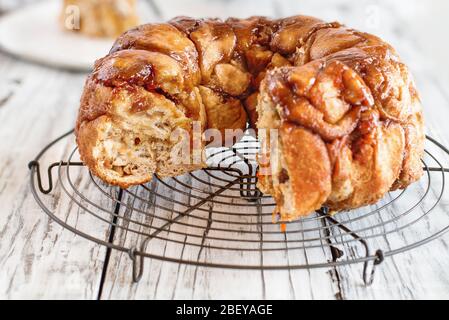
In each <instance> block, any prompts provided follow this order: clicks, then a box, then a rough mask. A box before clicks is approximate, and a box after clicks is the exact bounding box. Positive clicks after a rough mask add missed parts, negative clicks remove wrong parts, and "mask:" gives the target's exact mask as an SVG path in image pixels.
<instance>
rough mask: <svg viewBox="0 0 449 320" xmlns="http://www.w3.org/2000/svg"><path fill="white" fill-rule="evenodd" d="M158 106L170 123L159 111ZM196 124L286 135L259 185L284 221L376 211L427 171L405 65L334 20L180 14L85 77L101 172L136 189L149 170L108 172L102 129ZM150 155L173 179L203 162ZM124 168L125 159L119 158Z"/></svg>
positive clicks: (85, 108)
mask: <svg viewBox="0 0 449 320" xmlns="http://www.w3.org/2000/svg"><path fill="white" fill-rule="evenodd" d="M123 108H124V109H125V110H126V112H123V110H122V109H123ZM156 109H157V110H158V112H161V113H163V114H164V116H160V117H161V119H162V118H164V119H165V120H164V121H162V123H161V122H160V121H159V123H156V122H157V119H156V120H155V118H154V117H153V116H151V115H150V114H151V113H152V112H153V111H154V110H156ZM167 117H168V118H167ZM99 119H101V120H99ZM167 119H171V120H173V121H171V120H170V121H169V122H170V123H169V124H167V123H166V122H167V121H168V120H167ZM159 120H160V119H159ZM193 121H199V122H200V124H201V131H203V130H204V129H207V128H214V129H218V130H219V131H221V132H223V131H224V130H226V129H234V130H239V129H240V130H243V129H244V128H245V126H246V123H247V122H248V121H249V123H250V125H251V127H253V128H256V126H257V128H258V129H259V130H260V129H279V134H280V145H279V146H277V147H276V148H278V150H277V151H278V152H279V155H277V156H276V157H275V158H273V155H270V153H269V152H267V153H266V154H262V155H261V156H260V159H261V162H260V166H261V168H262V167H263V166H267V167H268V168H271V169H270V170H269V173H268V174H267V175H260V173H259V186H260V188H261V189H262V191H265V192H267V193H270V194H272V195H273V196H274V198H275V200H276V201H277V203H278V211H279V213H280V214H281V219H283V220H291V219H294V218H295V217H298V216H302V215H305V214H307V213H308V212H311V211H313V210H316V209H317V208H319V207H320V206H321V205H327V206H329V207H330V208H331V209H333V210H343V209H349V208H356V207H359V206H363V205H366V204H370V203H373V202H375V201H377V200H379V199H380V198H381V197H382V196H383V195H384V194H385V193H386V192H387V191H389V190H390V189H392V190H393V189H396V188H405V187H406V186H408V185H409V184H410V183H412V182H414V181H416V180H417V179H419V178H420V177H421V175H422V167H421V162H420V159H421V157H422V155H423V152H424V151H423V150H424V147H423V145H424V133H423V131H424V130H423V119H422V108H421V104H420V101H419V96H418V94H417V91H416V89H415V86H414V83H413V80H412V77H411V75H410V73H409V72H408V69H407V67H406V66H405V65H404V64H403V63H402V62H401V61H400V59H399V57H398V55H397V53H396V52H395V51H394V49H393V48H392V47H391V46H390V45H388V44H386V43H385V42H383V41H382V40H381V39H379V38H378V37H375V36H373V35H369V34H366V33H362V32H358V31H356V30H352V29H349V28H346V27H345V26H342V25H340V24H339V23H335V22H334V23H326V22H323V21H321V20H319V19H315V18H312V17H307V16H295V17H290V18H285V19H279V20H270V19H267V18H264V17H251V18H248V19H234V18H230V19H228V20H226V21H224V22H223V21H221V20H218V19H193V18H188V17H178V18H175V19H173V20H171V21H169V22H168V23H166V24H149V25H144V26H140V27H138V28H136V29H133V30H130V31H128V32H127V33H125V34H123V35H122V36H121V37H120V38H119V39H118V40H117V41H116V43H115V44H114V47H113V48H112V50H111V53H110V54H109V55H108V56H106V57H105V58H103V59H101V60H99V61H98V62H97V63H96V65H95V70H94V72H93V73H92V75H91V76H90V77H89V78H88V80H87V82H86V86H85V90H84V94H83V97H82V101H81V107H80V113H79V117H78V123H77V139H78V140H77V141H78V145H79V147H80V153H81V156H82V158H83V161H85V163H86V164H87V165H88V166H89V168H90V169H91V170H92V171H93V172H94V173H95V174H96V175H98V176H100V177H101V178H102V179H103V180H105V181H106V182H109V183H112V184H117V185H120V186H122V187H127V186H129V185H132V184H135V183H142V182H145V181H148V175H145V174H144V173H142V172H141V171H139V170H137V169H136V170H137V171H135V172H138V173H139V174H140V175H139V176H138V177H137V173H136V176H133V174H130V175H123V176H122V177H114V176H113V175H112V176H111V175H108V174H105V173H104V172H108V171H107V170H103V169H104V168H102V167H101V165H100V166H99V162H100V161H99V160H98V156H96V155H94V152H93V151H92V150H93V149H95V148H100V149H101V150H103V149H104V148H105V147H104V146H103V145H102V143H103V142H104V141H103V140H101V139H100V138H99V136H100V133H101V132H100V131H101V130H100V128H101V126H102V125H106V124H107V126H108V127H110V128H112V129H111V130H112V131H111V130H110V132H109V133H110V134H111V132H116V131H117V130H118V131H117V132H124V133H123V135H125V136H126V135H128V136H129V137H130V138H129V139H131V138H132V137H134V136H135V135H138V134H139V132H140V131H142V130H143V129H136V126H137V127H139V126H140V125H142V127H139V128H144V127H145V125H144V123H147V125H148V126H151V125H154V126H156V127H157V126H161V125H162V126H165V127H164V128H165V129H167V130H172V129H175V128H183V129H185V130H186V131H188V132H192V130H193V127H192V126H193ZM100 123H102V124H100ZM136 123H137V125H136ZM131 124H133V125H132V126H131ZM150 124H151V125H150ZM156 129H157V128H156ZM165 129H164V130H165ZM114 130H116V131H114ZM164 130H162V131H160V132H159V131H157V130H156V131H155V132H150V133H148V136H147V138H146V139H147V140H148V141H147V142H148V143H147V145H148V146H153V145H154V144H155V143H156V144H157V145H158V148H164V146H166V145H167V146H168V145H169V143H172V142H170V141H171V140H169V139H168V138H167V136H165V135H164V134H162V133H164V132H165V131H164ZM143 131H144V130H143ZM99 132H100V133H99ZM161 132H162V133H161ZM125 133H126V134H125ZM114 134H118V135H121V134H120V133H113V135H114ZM161 134H162V136H161ZM104 139H106V140H108V139H110V138H108V137H106V138H104ZM139 139H140V138H139ZM125 140H126V139H125ZM127 141H128V140H127ZM125 142H126V141H125ZM125 142H123V141H121V142H120V143H121V147H120V148H122V149H123V144H124V143H125ZM128 142H129V141H128ZM128 142H126V143H128ZM224 142H225V143H228V144H229V143H232V141H224ZM120 143H119V144H120ZM158 143H159V144H158ZM173 143H174V142H173ZM191 144H192V145H194V144H195V141H193V140H192V141H191ZM128 147H129V143H128ZM128 147H127V148H128ZM102 148H103V149H102ZM114 148H118V147H116V146H115V147H114ZM120 148H119V149H120ZM129 148H131V147H129ZM133 148H134V149H133V150H134V151H133V152H134V155H142V154H146V152H143V151H142V150H143V149H142V148H139V147H138V146H133ZM149 148H150V149H149V150H146V151H149V152H147V153H151V154H152V155H151V156H150V155H145V157H148V158H145V159H147V160H148V159H150V160H151V161H149V160H148V161H147V162H144V164H143V165H142V166H143V167H145V168H146V170H150V171H152V172H155V173H158V174H161V175H165V176H169V175H175V174H179V173H182V172H186V171H188V170H193V169H195V168H199V167H201V165H195V166H189V165H183V166H178V167H176V165H175V164H173V163H171V162H170V161H169V160H167V158H165V157H162V158H163V159H162V158H161V157H160V154H162V153H157V152H156V155H155V153H154V152H153V151H154V150H153V149H151V148H155V147H149ZM202 148H203V145H202V144H201V143H200V144H199V145H197V147H196V149H195V148H194V151H195V150H196V151H201V150H202ZM100 149H99V150H100ZM125 149H126V148H125ZM114 150H115V149H114ZM117 150H118V149H117ZM120 150H121V149H120ZM117 152H118V153H120V152H121V151H120V152H119V151H117ZM142 152H143V153H142ZM192 153H193V151H192ZM137 158H138V157H137ZM156 158H157V159H156ZM139 159H140V158H139ZM262 160H263V161H265V160H267V162H266V163H263V162H262ZM122 162H124V161H123V155H121V156H119V157H118V160H117V161H116V162H115V163H116V165H119V164H121V163H122ZM125 162H126V161H125ZM139 163H140V162H139ZM140 164H141V163H140ZM113 167H114V166H113ZM130 168H131V169H130ZM132 168H133V167H130V166H129V164H128V166H127V167H126V166H125V169H126V170H125V171H130V170H131V171H132ZM122 171H123V169H122V168H121V167H120V166H119V172H122ZM152 172H151V173H152ZM112 174H113V173H112ZM133 178H135V180H132V179H133ZM132 181H133V182H132Z"/></svg>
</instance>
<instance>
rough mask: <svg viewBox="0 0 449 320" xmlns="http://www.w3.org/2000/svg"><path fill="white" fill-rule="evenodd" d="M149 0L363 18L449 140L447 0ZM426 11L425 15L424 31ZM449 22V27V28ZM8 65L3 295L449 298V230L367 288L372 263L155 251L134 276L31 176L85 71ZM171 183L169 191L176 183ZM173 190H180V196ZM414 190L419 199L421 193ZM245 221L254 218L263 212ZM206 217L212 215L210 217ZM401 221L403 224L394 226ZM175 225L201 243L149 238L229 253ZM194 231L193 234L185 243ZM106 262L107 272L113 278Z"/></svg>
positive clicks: (402, 240)
mask: <svg viewBox="0 0 449 320" xmlns="http://www.w3.org/2000/svg"><path fill="white" fill-rule="evenodd" d="M28 2H29V1H28ZM142 2H145V4H144V5H146V8H147V10H148V17H149V19H151V20H152V21H154V20H160V21H162V20H166V19H168V18H171V17H173V16H176V15H191V16H198V17H200V16H219V17H227V16H238V17H245V16H250V15H268V16H274V17H276V16H288V15H292V14H294V13H302V14H308V15H314V16H318V17H320V18H322V19H325V20H330V21H332V20H338V21H342V22H344V23H346V24H347V25H349V26H351V27H354V28H358V29H361V30H364V31H367V32H371V33H374V34H377V35H379V36H381V37H382V38H384V39H385V40H387V41H388V42H390V43H391V44H392V45H393V46H394V47H395V48H396V49H397V50H398V52H399V53H400V54H401V56H402V58H403V59H404V61H405V62H406V63H407V64H408V65H409V66H410V68H411V70H412V72H413V74H414V76H415V78H416V82H417V87H418V88H419V90H420V92H421V97H422V100H423V104H424V107H425V117H426V124H427V130H428V133H429V134H430V135H431V136H433V137H435V138H436V139H438V140H439V141H441V142H443V143H444V144H445V145H449V126H447V124H446V123H445V120H444V119H449V91H448V89H447V88H449V81H448V78H447V74H449V72H445V71H444V70H446V71H447V70H449V63H448V62H447V61H446V58H445V57H446V55H445V54H444V52H446V53H448V51H449V49H448V48H447V47H443V44H442V43H441V42H438V41H439V39H441V38H440V37H441V36H443V35H442V34H441V32H442V30H447V24H449V21H448V20H449V19H447V17H444V16H442V18H440V19H432V18H431V17H433V16H434V15H435V13H434V12H431V11H429V10H430V9H429V8H431V7H433V8H436V9H434V10H436V11H435V12H438V13H441V14H444V8H446V7H445V6H447V2H445V1H440V0H434V1H433V5H425V4H424V2H422V1H418V0H415V1H409V0H407V1H405V0H400V1H388V0H382V1H376V2H373V1H368V0H362V1H349V0H338V1H312V0H301V1H280V0H263V1H256V0H252V1H245V2H244V3H242V2H240V1H225V0H214V1H207V4H206V1H199V0H198V1H194V0H189V1H181V0H179V1H162V0H152V1H147V0H145V1H142ZM16 3H17V2H16V1H14V3H13V1H6V2H3V1H2V4H4V7H1V8H0V11H1V10H7V9H10V8H11V7H12V6H13V5H14V6H15V5H16ZM426 3H427V2H426ZM433 20H435V21H433ZM436 20H438V21H437V22H436ZM415 21H420V23H419V28H420V30H418V29H417V27H416V25H415ZM441 24H443V26H445V28H441ZM439 27H440V28H439ZM435 43H437V44H438V52H433V51H434V49H432V48H433V45H434V44H435ZM446 46H447V43H446ZM435 50H436V49H435ZM444 50H446V51H444ZM442 57H444V58H442ZM0 74H1V75H2V76H1V78H0V123H2V126H0V141H2V143H1V144H0V161H1V163H2V164H3V165H2V166H1V167H0V203H1V207H0V270H2V272H1V273H0V298H7V299H9V298H26V299H31V298H41V299H43V298H45V299H48V298H56V299H64V298H74V299H96V298H97V297H98V295H99V291H100V288H102V292H101V297H100V298H102V299H180V298H184V299H202V298H204V299H209V298H215V299H250V298H261V299H263V298H287V299H417V298H420V299H430V298H436V299H443V298H449V250H448V247H449V236H445V237H442V238H440V239H438V240H435V241H434V242H432V243H430V244H428V245H426V246H423V247H420V248H417V249H415V250H413V251H410V252H406V253H402V254H399V255H397V256H394V257H389V258H387V259H386V260H385V261H384V263H383V264H382V265H381V266H380V267H379V268H378V270H377V272H376V277H375V281H374V284H373V285H372V286H371V287H365V286H364V285H363V283H362V280H361V271H362V266H361V265H352V266H345V267H337V268H330V269H314V270H293V271H264V272H261V271H236V270H222V269H208V268H202V267H195V266H186V265H177V264H173V263H168V262H161V261H158V260H154V259H152V260H147V261H146V262H145V271H144V275H143V278H142V280H141V282H140V283H138V284H133V283H132V282H131V280H132V278H131V263H130V259H129V257H128V255H127V254H126V253H121V252H118V251H112V252H111V256H110V260H109V263H108V265H107V266H105V265H104V260H105V256H106V250H105V248H104V247H101V246H99V245H95V244H93V243H91V242H89V241H87V240H85V239H83V238H80V237H78V236H75V235H74V234H72V233H71V232H69V231H67V230H63V229H62V228H61V227H60V226H59V225H58V224H56V223H54V222H51V221H50V220H49V219H48V218H47V216H46V215H45V214H44V213H43V212H42V211H41V209H40V208H39V207H38V205H37V204H36V202H35V201H34V199H33V197H32V195H31V193H30V189H29V186H28V184H29V181H28V179H29V173H28V170H27V163H28V162H29V161H30V160H31V159H32V158H33V157H34V156H35V155H36V153H37V152H38V151H39V150H40V149H41V148H42V147H43V146H44V145H45V144H46V143H47V142H49V141H50V140H51V139H53V138H55V137H57V136H58V135H60V134H61V133H63V132H65V131H67V130H68V129H70V128H71V127H73V123H74V120H75V117H76V110H77V106H78V100H79V95H80V92H81V90H82V85H83V81H84V78H85V75H84V74H74V73H67V72H64V71H59V70H53V69H50V68H45V67H40V66H36V65H33V64H29V63H26V62H24V61H20V60H16V59H14V58H12V57H9V56H8V55H6V54H3V53H0ZM73 146H74V145H73V140H71V139H68V140H66V141H63V142H61V144H59V145H57V146H56V147H55V148H54V149H52V152H51V154H49V155H48V158H46V159H44V160H43V161H47V162H49V161H51V160H53V159H60V158H64V157H67V155H68V153H70V152H71V151H72V148H73ZM79 177H80V178H79V179H76V181H77V185H78V186H79V187H80V188H83V190H85V191H86V192H89V190H92V189H91V188H93V186H92V185H90V183H89V182H88V181H87V180H83V178H82V174H81V175H80V176H79ZM154 187H156V186H154ZM158 188H162V186H158ZM166 191H167V193H168V194H169V190H166ZM139 192H141V196H142V197H147V196H148V193H145V192H144V191H142V190H141V191H139ZM173 196H174V199H175V200H176V199H178V198H176V197H179V195H173ZM61 199H65V198H64V197H61ZM91 199H92V200H98V201H103V202H104V203H102V205H103V206H105V207H107V206H108V205H109V203H107V202H105V200H104V197H100V196H99V195H97V193H95V192H91ZM128 200H129V201H131V200H130V199H128ZM182 200H186V199H182ZM407 200H408V201H410V203H411V202H413V201H414V199H407ZM49 201H50V202H49V203H53V205H54V207H53V208H54V210H55V211H56V212H57V213H58V215H59V216H61V217H66V218H67V219H68V221H70V222H71V223H72V224H74V225H77V227H79V228H82V229H84V230H86V231H87V232H89V233H92V234H95V235H97V236H98V237H99V238H107V236H108V234H107V230H106V231H105V229H104V228H101V227H100V226H99V225H95V224H94V223H92V221H94V220H89V219H86V217H85V216H83V215H82V213H80V212H78V210H77V208H76V205H74V204H73V203H71V202H70V201H66V200H63V201H58V198H57V196H56V197H55V198H54V199H53V200H49ZM51 201H53V202H51ZM125 201H126V195H125ZM134 201H135V200H134ZM160 201H162V200H160ZM160 204H161V205H163V206H164V207H166V208H167V210H164V212H162V213H160V214H162V215H166V217H167V218H169V217H171V216H172V215H173V214H175V213H173V212H172V210H170V208H171V209H173V210H179V209H180V208H179V205H176V204H175V203H173V202H170V201H165V202H161V203H160ZM448 204H449V201H448V196H446V197H445V198H444V199H443V201H442V202H441V203H440V205H439V207H438V208H437V210H436V212H437V213H436V214H435V218H434V219H437V221H441V223H444V222H447V221H446V220H444V219H445V218H446V217H447V213H448ZM132 206H133V207H134V208H139V209H141V210H142V211H146V212H148V213H150V214H151V213H154V210H158V209H156V208H154V207H147V205H146V204H145V203H138V202H133V203H132ZM206 207H207V206H206ZM214 209H217V208H214ZM218 209H220V210H225V208H218ZM122 210H123V211H122V212H121V214H122V215H123V216H125V217H129V218H131V219H132V220H133V221H134V222H131V225H130V227H132V228H133V229H134V230H136V231H141V232H148V231H149V230H143V229H142V227H141V226H140V225H139V224H138V222H139V221H145V222H146V223H148V224H150V223H151V224H152V227H154V228H156V227H158V226H160V224H161V223H162V222H161V221H160V220H158V219H153V220H152V218H151V216H145V215H142V214H139V213H138V212H136V211H135V210H130V209H128V210H125V209H123V208H122ZM80 214H81V216H80ZM196 215H199V216H200V217H202V218H207V216H208V212H207V210H206V211H202V212H200V213H196ZM387 216H388V214H387ZM387 216H375V217H373V219H374V220H373V221H377V222H380V221H382V219H386V218H387ZM245 219H249V220H248V221H250V219H252V218H251V217H248V218H245ZM438 219H441V220H438ZM206 220H207V219H206ZM188 222H189V221H187V223H188ZM202 223H206V222H204V220H203V222H202ZM399 226H400V225H399V224H394V223H392V224H391V228H394V227H399ZM204 227H205V226H204ZM354 227H357V226H355V225H354ZM172 228H173V230H171V231H178V232H185V231H188V232H189V233H191V234H193V235H196V236H197V238H195V239H196V240H195V241H199V243H202V245H201V246H200V247H192V246H182V245H173V244H170V243H166V242H164V241H161V240H157V239H155V240H153V241H151V242H150V244H149V245H150V246H151V248H150V250H151V251H152V252H154V253H157V254H161V255H167V256H178V255H182V257H183V258H185V259H193V260H195V259H197V260H200V261H213V260H214V259H217V258H218V257H217V252H216V251H214V250H211V249H210V248H208V243H207V240H205V241H204V242H202V236H203V235H202V234H201V232H202V231H203V229H195V228H191V227H185V228H183V227H181V226H179V225H174V226H173V227H172ZM418 231H419V230H418ZM418 231H416V232H414V233H413V232H412V233H403V232H400V233H397V234H392V235H388V236H386V237H385V238H383V239H379V240H378V245H379V246H382V247H384V246H386V247H391V248H396V247H398V246H400V245H403V244H407V243H411V242H413V241H415V240H416V239H419V237H420V233H419V232H418ZM167 232H170V231H167ZM167 232H165V233H161V237H164V236H167ZM212 232H214V231H212ZM216 235H218V234H216ZM142 240H143V239H142V237H141V236H139V235H138V233H137V232H134V233H133V232H124V231H122V230H121V229H117V232H116V234H115V242H116V243H120V244H125V245H127V246H130V245H136V246H138V245H140V243H141V242H142ZM180 240H182V238H180ZM188 240H189V239H187V238H186V239H185V240H184V241H188ZM190 240H191V239H190ZM289 240H290V239H289ZM372 249H375V248H374V247H373V248H372ZM346 254H348V255H351V254H354V253H352V252H346ZM228 258H229V260H230V261H232V260H233V259H248V261H246V262H248V263H250V262H252V263H257V261H255V260H254V259H256V258H255V256H254V255H248V256H238V257H235V256H232V255H229V257H228ZM323 258H324V259H331V256H330V253H329V251H328V250H321V251H320V250H316V251H314V252H313V253H310V254H309V252H307V253H306V254H295V253H293V252H290V253H288V254H286V255H279V256H277V257H268V256H267V257H266V260H264V263H267V264H268V263H270V262H275V261H270V259H277V261H278V262H279V261H280V262H285V263H291V264H294V263H300V262H301V259H303V260H304V259H309V260H310V261H313V260H314V259H316V260H319V259H323ZM104 267H105V271H106V273H105V279H104V283H103V284H101V283H100V282H101V275H102V271H103V268H104Z"/></svg>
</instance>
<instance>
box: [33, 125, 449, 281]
mask: <svg viewBox="0 0 449 320" xmlns="http://www.w3.org/2000/svg"><path fill="white" fill-rule="evenodd" d="M72 133H73V130H72V131H70V132H68V133H66V134H64V135H62V136H61V137H59V138H58V139H56V140H54V141H53V142H51V143H50V144H49V145H48V146H46V147H45V148H44V149H43V150H42V151H41V152H40V153H39V154H38V156H37V157H36V158H35V160H33V161H31V162H30V163H29V168H30V170H31V175H30V183H31V191H32V193H33V195H34V197H35V199H36V201H37V203H38V204H39V205H40V207H41V208H42V209H43V210H44V211H45V212H46V213H47V214H48V215H49V216H50V218H51V219H53V220H54V221H56V222H57V223H59V224H60V225H62V226H63V227H64V228H66V229H68V230H70V231H72V232H74V233H76V234H77V235H80V236H82V237H84V238H86V239H88V240H90V241H93V242H95V243H98V244H100V245H103V246H106V247H107V257H108V256H109V255H110V254H111V251H112V250H119V251H122V252H127V253H128V254H129V257H130V259H131V262H132V264H133V275H132V276H133V281H135V282H137V281H139V280H140V279H141V277H142V274H143V272H144V260H145V259H146V258H151V259H158V260H162V261H168V262H173V263H182V264H189V265H196V266H201V267H213V268H233V269H254V270H286V269H308V268H336V267H340V266H343V265H348V264H354V263H360V264H361V265H362V278H363V281H364V283H365V284H366V285H369V284H371V283H372V281H373V278H374V271H375V268H376V266H377V265H379V264H380V263H382V261H383V260H384V258H385V257H388V256H392V255H395V254H398V253H401V252H404V251H407V250H410V249H413V248H416V247H418V246H421V245H423V244H425V243H427V242H429V241H431V240H434V239H436V238H437V237H439V236H441V235H442V234H444V233H445V232H447V231H448V229H449V213H448V210H447V206H448V204H449V202H448V198H447V196H446V195H445V178H446V173H447V172H449V171H448V169H446V168H447V167H448V165H447V163H448V155H449V151H448V149H446V148H445V147H444V146H443V145H441V144H440V143H438V142H437V141H435V140H434V139H432V138H430V137H427V142H426V143H427V145H426V155H425V158H424V159H423V170H424V176H423V178H422V179H421V180H420V182H418V183H415V184H413V185H412V186H410V187H409V188H407V189H406V190H401V191H395V192H390V193H388V194H387V195H386V196H385V197H384V199H382V200H381V201H380V202H379V203H377V204H376V205H373V206H367V207H364V208H361V209H358V210H352V211H346V212H341V213H338V214H336V215H331V214H329V212H328V211H327V209H326V208H322V209H321V210H319V211H317V212H315V213H313V214H311V215H310V216H308V217H305V218H302V219H299V220H297V221H293V222H291V223H288V224H287V225H286V227H285V228H282V227H281V226H280V225H279V222H276V221H273V217H272V211H273V209H274V205H275V204H274V201H273V199H272V198H271V197H269V196H265V195H263V194H261V193H260V191H259V190H258V189H257V187H256V182H257V181H256V179H257V178H256V169H257V166H256V161H255V155H256V152H257V150H258V144H257V142H256V141H255V140H254V139H253V138H252V137H251V136H249V135H246V136H245V137H244V139H243V140H242V142H241V143H239V144H238V145H236V146H235V147H234V148H218V149H210V150H208V161H207V163H208V168H206V169H204V170H200V171H196V172H192V173H189V174H186V175H183V176H180V177H176V178H169V179H160V178H159V177H157V176H155V177H154V179H153V181H152V182H151V183H148V184H145V185H141V186H136V187H132V188H130V189H127V190H122V189H120V188H118V187H114V186H109V185H107V184H105V183H103V182H102V181H101V180H100V179H98V178H96V177H95V176H93V175H92V174H91V173H90V172H89V170H88V169H87V168H86V167H85V166H84V165H83V163H82V162H80V160H79V155H78V152H77V148H76V145H75V143H74V141H73V134H72ZM61 147H64V148H62V149H63V150H65V152H64V151H61ZM67 150H69V151H67ZM58 152H59V153H58ZM60 153H62V154H65V156H64V157H63V158H62V159H49V158H51V157H52V156H53V157H54V155H55V154H60ZM55 160H56V161H55ZM42 168H45V169H46V170H45V171H46V176H45V177H44V175H43V173H42V171H43V170H42ZM44 180H45V182H44ZM44 185H45V186H44ZM63 204H66V205H67V206H66V207H67V208H71V209H68V210H67V211H65V210H58V208H59V207H60V206H62V205H63ZM284 229H285V230H284Z"/></svg>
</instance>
